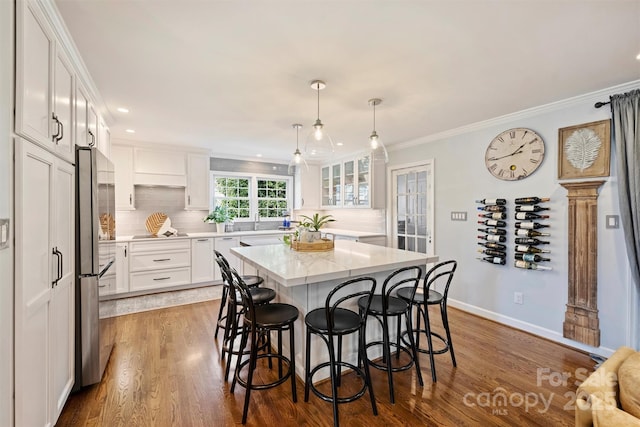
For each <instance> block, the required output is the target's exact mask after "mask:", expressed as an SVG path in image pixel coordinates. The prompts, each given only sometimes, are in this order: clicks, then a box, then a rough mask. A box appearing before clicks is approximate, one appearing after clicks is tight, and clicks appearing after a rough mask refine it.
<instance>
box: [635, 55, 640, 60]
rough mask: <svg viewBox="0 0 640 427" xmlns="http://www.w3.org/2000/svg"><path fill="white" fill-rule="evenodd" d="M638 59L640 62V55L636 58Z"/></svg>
mask: <svg viewBox="0 0 640 427" xmlns="http://www.w3.org/2000/svg"><path fill="white" fill-rule="evenodd" d="M636 59H637V60H638V61H640V53H639V54H638V56H636Z"/></svg>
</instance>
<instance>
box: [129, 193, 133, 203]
mask: <svg viewBox="0 0 640 427" xmlns="http://www.w3.org/2000/svg"><path fill="white" fill-rule="evenodd" d="M132 203H133V194H131V193H129V204H130V205H131V204H132Z"/></svg>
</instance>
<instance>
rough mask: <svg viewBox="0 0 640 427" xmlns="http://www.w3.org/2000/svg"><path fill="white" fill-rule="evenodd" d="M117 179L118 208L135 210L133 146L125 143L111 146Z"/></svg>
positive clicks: (120, 209)
mask: <svg viewBox="0 0 640 427" xmlns="http://www.w3.org/2000/svg"><path fill="white" fill-rule="evenodd" d="M111 160H112V161H113V165H114V170H115V181H116V210H119V211H132V210H135V192H134V186H133V148H132V147H128V146H124V145H114V146H113V147H111Z"/></svg>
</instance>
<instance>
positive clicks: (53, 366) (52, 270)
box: [14, 139, 75, 426]
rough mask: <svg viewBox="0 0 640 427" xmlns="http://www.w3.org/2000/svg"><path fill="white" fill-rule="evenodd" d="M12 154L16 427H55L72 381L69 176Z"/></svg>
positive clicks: (22, 153)
mask: <svg viewBox="0 0 640 427" xmlns="http://www.w3.org/2000/svg"><path fill="white" fill-rule="evenodd" d="M15 148H16V174H15V176H16V182H15V185H16V192H15V193H16V201H15V210H16V227H15V230H16V257H15V261H16V270H15V271H16V277H15V296H14V297H15V335H14V336H15V424H16V425H29V426H46V425H54V424H55V422H56V420H57V419H58V416H59V415H60V411H61V410H62V407H63V406H64V403H65V402H66V399H67V397H68V396H69V393H70V392H71V387H72V386H73V378H74V344H75V341H74V336H75V331H74V326H75V323H74V321H75V317H74V307H75V306H74V287H75V281H74V279H75V274H74V272H75V266H74V262H75V250H74V245H75V238H74V237H75V179H74V176H75V170H74V168H73V165H71V164H70V163H67V162H65V161H63V160H60V159H58V158H57V157H55V156H54V155H53V154H52V153H50V152H48V151H46V150H44V149H42V148H40V147H37V146H35V145H33V144H32V143H30V142H28V141H26V140H20V139H18V140H16V143H15Z"/></svg>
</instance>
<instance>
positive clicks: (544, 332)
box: [448, 298, 615, 357]
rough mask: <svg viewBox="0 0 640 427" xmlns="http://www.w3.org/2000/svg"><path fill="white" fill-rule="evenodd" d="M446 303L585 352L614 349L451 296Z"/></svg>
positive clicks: (607, 353) (603, 353)
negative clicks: (586, 341)
mask: <svg viewBox="0 0 640 427" xmlns="http://www.w3.org/2000/svg"><path fill="white" fill-rule="evenodd" d="M448 304H449V306H451V307H454V308H457V309H458V310H462V311H466V312H468V313H471V314H475V315H476V316H479V317H483V318H485V319H489V320H493V321H494V322H497V323H501V324H503V325H506V326H510V327H512V328H515V329H519V330H521V331H525V332H528V333H530V334H533V335H536V336H539V337H542V338H546V339H548V340H550V341H553V342H557V343H558V344H562V345H565V346H567V347H571V348H575V349H577V350H581V351H584V352H586V353H593V354H598V355H601V356H605V357H610V356H611V355H612V354H613V353H614V352H615V349H611V348H608V347H602V346H600V347H592V346H590V345H586V344H582V343H579V342H577V341H573V340H569V339H567V338H565V337H563V336H562V334H561V333H558V332H556V331H553V330H551V329H546V328H542V327H540V326H538V325H534V324H533V323H528V322H523V321H522V320H518V319H514V318H513V317H509V316H505V315H503V314H500V313H496V312H493V311H490V310H486V309H484V308H481V307H477V306H475V305H471V304H467V303H465V302H461V301H457V300H454V299H452V298H449V299H448Z"/></svg>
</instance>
